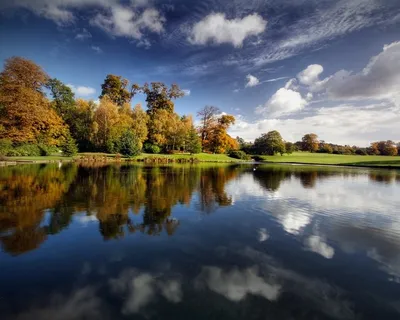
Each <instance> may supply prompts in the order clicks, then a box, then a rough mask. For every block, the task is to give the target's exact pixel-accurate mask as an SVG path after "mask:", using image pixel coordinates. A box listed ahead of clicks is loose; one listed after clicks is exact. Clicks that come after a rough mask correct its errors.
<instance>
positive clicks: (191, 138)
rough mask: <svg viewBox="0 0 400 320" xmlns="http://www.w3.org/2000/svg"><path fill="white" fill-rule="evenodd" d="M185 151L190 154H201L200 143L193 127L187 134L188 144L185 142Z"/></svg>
mask: <svg viewBox="0 0 400 320" xmlns="http://www.w3.org/2000/svg"><path fill="white" fill-rule="evenodd" d="M186 150H187V151H188V152H190V153H200V152H201V141H200V138H199V136H198V134H197V132H196V129H195V127H193V126H192V128H191V129H190V131H189V134H188V142H187V147H186Z"/></svg>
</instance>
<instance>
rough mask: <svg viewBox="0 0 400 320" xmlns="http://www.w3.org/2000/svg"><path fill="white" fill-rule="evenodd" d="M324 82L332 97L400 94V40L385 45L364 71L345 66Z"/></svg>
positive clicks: (347, 97) (394, 95)
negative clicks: (352, 69) (357, 71)
mask: <svg viewBox="0 0 400 320" xmlns="http://www.w3.org/2000/svg"><path fill="white" fill-rule="evenodd" d="M324 82H325V83H324V85H323V89H326V91H327V93H328V95H329V96H330V97H332V98H337V99H390V98H392V99H393V98H397V97H398V96H399V95H400V86H399V83H400V42H393V43H391V44H389V45H385V46H384V48H383V51H382V52H381V53H379V54H378V55H377V56H375V57H372V58H371V60H370V61H369V63H368V65H367V66H366V67H365V68H364V69H363V70H362V71H361V72H359V73H352V72H350V71H346V70H341V71H338V72H337V73H335V74H334V75H333V76H331V77H328V78H326V79H325V80H324Z"/></svg>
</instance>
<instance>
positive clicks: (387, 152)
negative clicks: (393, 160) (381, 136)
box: [370, 140, 398, 156]
mask: <svg viewBox="0 0 400 320" xmlns="http://www.w3.org/2000/svg"><path fill="white" fill-rule="evenodd" d="M370 153H373V154H381V155H383V156H395V155H397V153H398V150H397V147H396V144H395V143H394V142H393V141H391V140H387V141H378V142H373V143H371V147H370Z"/></svg>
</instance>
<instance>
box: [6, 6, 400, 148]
mask: <svg viewBox="0 0 400 320" xmlns="http://www.w3.org/2000/svg"><path fill="white" fill-rule="evenodd" d="M0 29H1V32H0V59H1V60H2V61H4V59H6V58H8V57H10V56H23V57H26V58H29V59H32V60H34V61H35V62H37V63H38V64H40V65H41V66H42V67H43V68H44V69H45V70H46V72H47V73H48V74H49V75H50V76H52V77H56V78H58V79H60V80H61V81H63V82H64V83H66V84H69V85H71V87H72V88H73V89H74V90H75V92H76V95H77V96H80V97H83V98H87V99H90V98H92V99H97V98H98V95H99V94H100V86H101V83H102V82H103V80H104V78H105V76H106V75H107V74H109V73H112V74H117V75H121V76H123V77H125V78H127V79H128V80H130V81H131V83H139V84H142V83H144V82H151V81H163V82H165V83H168V84H170V83H178V84H179V85H180V87H181V88H183V89H186V90H188V94H187V96H185V97H184V98H182V99H179V100H177V101H176V111H177V112H178V113H180V114H193V115H194V114H195V113H196V111H197V110H199V109H200V108H201V107H203V106H204V105H215V106H218V107H219V108H220V109H221V110H222V111H223V112H226V113H230V114H233V115H235V116H236V118H237V122H236V125H235V126H234V127H233V128H232V129H231V130H230V133H231V134H232V135H233V136H236V135H240V136H242V137H244V138H245V139H246V140H252V139H254V138H255V137H257V136H259V135H260V134H261V133H263V132H267V131H270V130H274V129H276V130H279V131H280V132H281V133H282V136H283V137H284V139H286V140H290V141H296V140H300V139H301V136H302V135H304V134H305V133H308V132H315V133H316V134H318V135H319V137H320V138H321V139H323V140H326V141H329V142H334V143H343V144H344V143H348V144H357V145H363V146H364V145H368V143H369V142H370V141H373V140H380V139H392V140H395V141H400V130H399V123H400V85H399V84H400V43H399V42H398V41H400V34H399V30H400V2H399V1H397V0H345V1H343V0H320V1H316V0H296V1H293V0H247V1H240V0H235V1H232V0H220V1H217V0H205V1H189V0H188V1H185V0H166V1H158V0H153V1H151V0H150V1H145V0H131V1H129V0H125V1H119V0H108V1H106V0H80V1H78V0H35V1H30V0H14V1H0ZM189 91H190V94H189ZM135 103H142V104H143V105H144V103H143V97H141V96H138V97H135V99H134V100H133V101H132V104H135Z"/></svg>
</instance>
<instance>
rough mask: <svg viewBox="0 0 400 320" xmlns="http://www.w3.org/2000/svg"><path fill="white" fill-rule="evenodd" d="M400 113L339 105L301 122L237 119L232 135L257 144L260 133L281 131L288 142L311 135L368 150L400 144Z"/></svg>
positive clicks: (380, 107) (375, 106) (374, 106)
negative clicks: (384, 143)
mask: <svg viewBox="0 0 400 320" xmlns="http://www.w3.org/2000/svg"><path fill="white" fill-rule="evenodd" d="M399 123H400V112H399V111H398V110H396V109H393V108H390V107H389V106H388V105H387V104H367V105H364V106H356V105H352V104H342V105H336V106H333V107H330V108H323V107H320V108H314V109H313V113H312V114H309V115H307V116H305V117H303V118H298V119H260V120H256V121H251V122H249V121H247V120H246V119H244V118H243V117H240V118H238V117H237V119H236V123H235V125H233V126H232V128H231V129H230V130H229V134H230V135H232V136H234V137H236V136H240V137H242V138H244V139H245V140H254V139H255V138H257V137H259V136H260V135H261V133H265V132H268V131H270V130H278V131H279V132H280V133H281V134H282V137H283V138H284V139H285V140H287V141H293V142H294V141H298V140H300V139H301V137H302V136H303V135H304V134H306V133H309V132H310V128H312V131H313V132H315V133H317V134H318V136H319V137H320V138H321V139H323V140H325V141H329V142H333V143H339V144H343V145H344V144H350V145H359V146H368V145H369V143H370V142H371V141H376V140H387V139H390V140H394V141H400V132H399V130H398V124H399Z"/></svg>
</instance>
